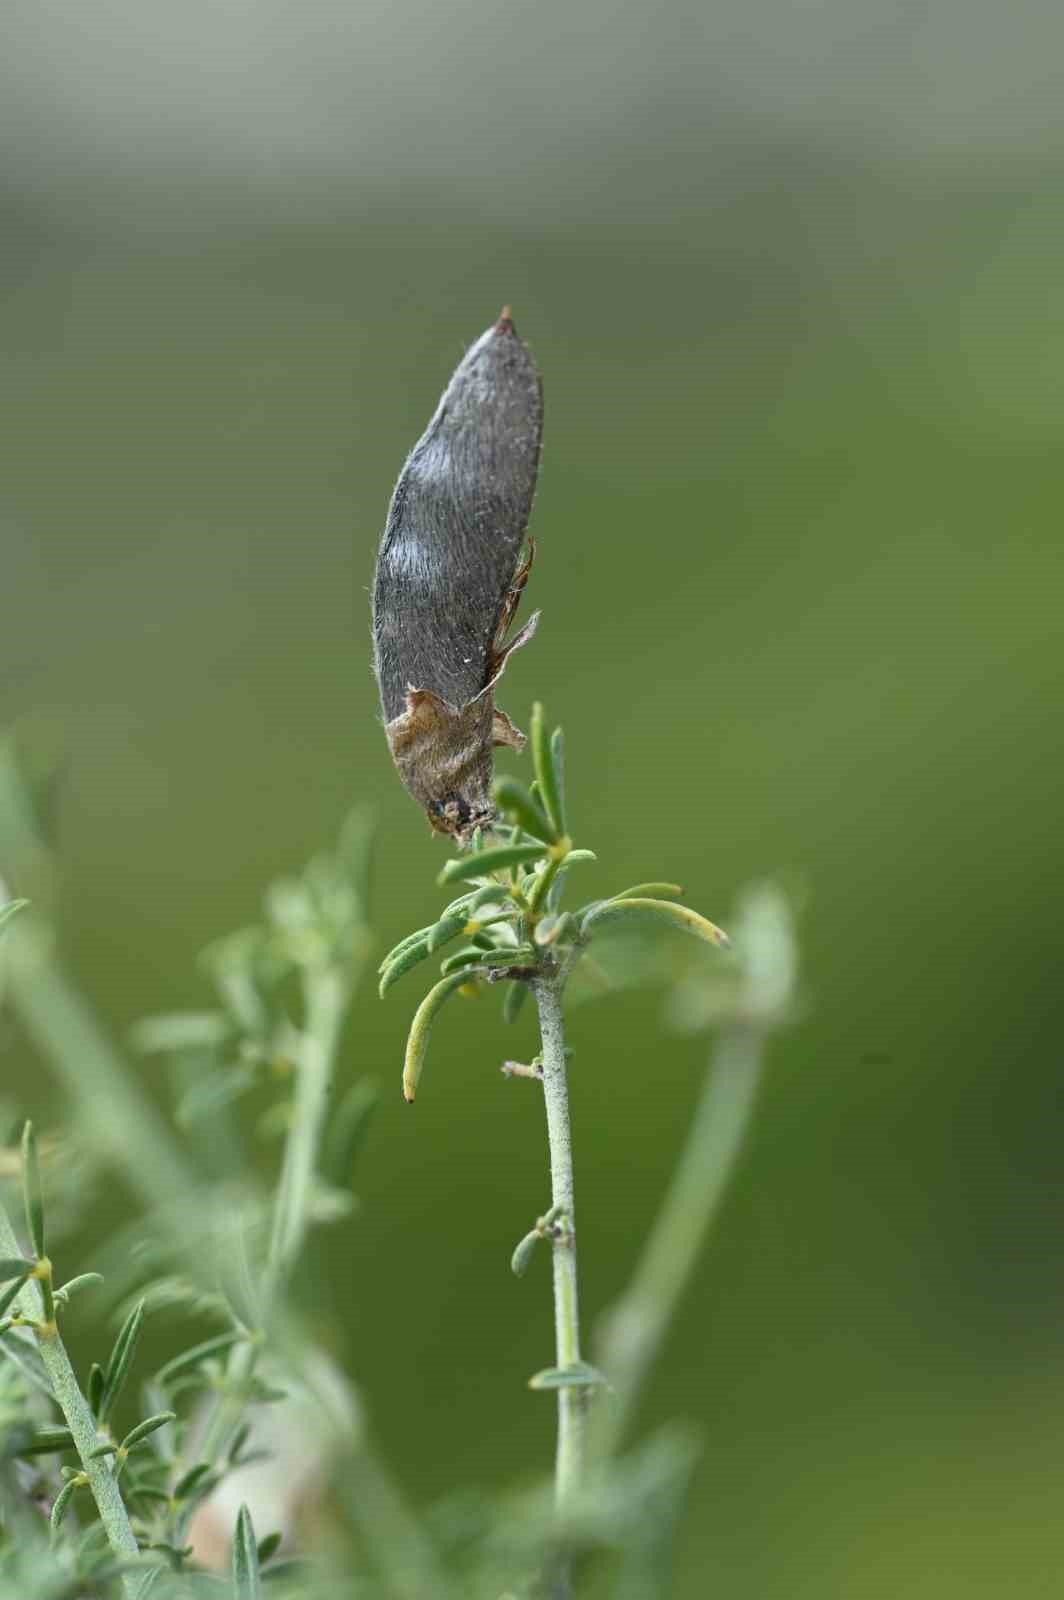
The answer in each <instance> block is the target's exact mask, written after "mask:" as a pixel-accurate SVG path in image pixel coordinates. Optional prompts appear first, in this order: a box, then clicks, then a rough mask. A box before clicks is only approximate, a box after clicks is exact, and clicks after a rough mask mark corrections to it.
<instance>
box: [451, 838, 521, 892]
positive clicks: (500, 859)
mask: <svg viewBox="0 0 1064 1600" xmlns="http://www.w3.org/2000/svg"><path fill="white" fill-rule="evenodd" d="M541 855H543V846H542V845H541V844H500V845H495V846H494V847H493V848H492V849H491V850H482V851H481V852H480V854H479V855H476V856H460V857H459V858H458V859H457V860H454V861H448V863H447V865H446V866H445V867H444V869H443V871H442V872H441V873H440V875H439V877H438V878H437V879H436V882H437V883H454V882H456V880H458V879H460V878H467V879H473V878H480V877H483V876H484V874H485V873H488V872H497V871H498V870H499V868H501V867H515V866H518V865H519V864H520V863H521V862H522V861H538V860H539V858H540V856H541Z"/></svg>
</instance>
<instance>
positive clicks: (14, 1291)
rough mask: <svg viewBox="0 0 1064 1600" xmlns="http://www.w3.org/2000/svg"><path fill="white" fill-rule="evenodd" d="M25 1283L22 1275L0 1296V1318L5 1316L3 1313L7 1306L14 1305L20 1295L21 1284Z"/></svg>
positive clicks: (24, 1277)
mask: <svg viewBox="0 0 1064 1600" xmlns="http://www.w3.org/2000/svg"><path fill="white" fill-rule="evenodd" d="M31 1270H32V1264H31ZM25 1282H26V1275H25V1274H23V1275H22V1277H20V1278H16V1279H15V1280H14V1281H13V1282H12V1283H11V1285H10V1286H9V1287H8V1288H7V1289H5V1290H4V1292H3V1294H0V1317H2V1316H3V1315H4V1314H5V1312H6V1311H7V1309H8V1307H9V1306H13V1305H14V1303H15V1301H16V1300H17V1299H18V1297H19V1295H20V1294H21V1293H22V1286H23V1284H24V1283H25Z"/></svg>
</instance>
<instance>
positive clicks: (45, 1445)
mask: <svg viewBox="0 0 1064 1600" xmlns="http://www.w3.org/2000/svg"><path fill="white" fill-rule="evenodd" d="M73 1448H74V1440H73V1439H72V1438H71V1435H70V1429H69V1428H37V1429H36V1430H35V1431H34V1432H33V1433H31V1434H30V1436H29V1438H28V1439H26V1440H25V1441H24V1442H23V1443H22V1444H21V1445H20V1446H19V1448H18V1449H17V1450H16V1451H15V1455H17V1456H47V1455H52V1454H53V1453H54V1452H55V1451H58V1450H73Z"/></svg>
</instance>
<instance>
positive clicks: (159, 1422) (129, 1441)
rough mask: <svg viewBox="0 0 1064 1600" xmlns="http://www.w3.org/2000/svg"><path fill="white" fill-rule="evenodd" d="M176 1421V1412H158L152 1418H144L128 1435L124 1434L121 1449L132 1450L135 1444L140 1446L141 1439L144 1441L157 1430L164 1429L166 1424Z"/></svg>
mask: <svg viewBox="0 0 1064 1600" xmlns="http://www.w3.org/2000/svg"><path fill="white" fill-rule="evenodd" d="M176 1421H177V1412H176V1411H160V1412H159V1413H158V1414H157V1415H156V1416H154V1417H145V1419H144V1421H143V1422H138V1423H137V1426H136V1427H135V1428H132V1429H130V1431H129V1433H127V1434H126V1436H125V1438H124V1439H123V1440H122V1449H123V1450H132V1448H133V1446H134V1445H135V1444H140V1442H141V1440H142V1439H146V1438H147V1437H148V1435H149V1434H150V1433H154V1432H155V1431H156V1429H157V1428H165V1426H166V1424H167V1423H168V1422H176Z"/></svg>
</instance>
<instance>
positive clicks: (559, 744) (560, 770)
mask: <svg viewBox="0 0 1064 1600" xmlns="http://www.w3.org/2000/svg"><path fill="white" fill-rule="evenodd" d="M550 759H551V766H552V767H553V768H554V784H555V788H556V789H557V795H558V800H557V803H558V828H559V831H560V832H561V833H564V832H565V817H566V810H565V735H564V733H563V732H562V730H561V729H560V728H555V730H554V732H553V733H552V734H551V736H550Z"/></svg>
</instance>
